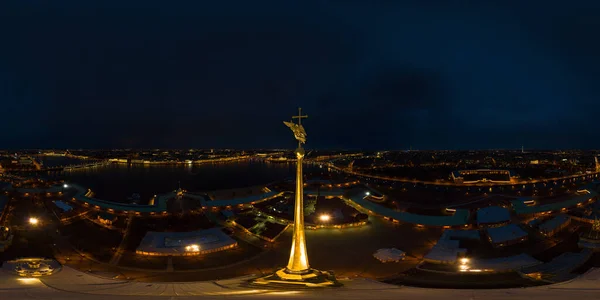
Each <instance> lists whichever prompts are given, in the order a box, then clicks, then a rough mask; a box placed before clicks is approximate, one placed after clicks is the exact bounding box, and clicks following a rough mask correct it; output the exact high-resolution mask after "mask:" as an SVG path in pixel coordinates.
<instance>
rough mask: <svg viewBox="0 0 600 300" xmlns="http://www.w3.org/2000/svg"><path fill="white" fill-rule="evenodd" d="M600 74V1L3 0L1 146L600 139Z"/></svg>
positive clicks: (502, 144) (585, 144)
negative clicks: (300, 128)
mask: <svg viewBox="0 0 600 300" xmlns="http://www.w3.org/2000/svg"><path fill="white" fill-rule="evenodd" d="M375 2H376V3H375ZM125 3H126V4H125ZM457 3H461V4H460V5H459V4H457ZM599 69H600V1H598V0H590V1H550V0H548V1H524V0H519V1H508V0H494V1H491V0H485V1H449V0H437V1H427V0H419V1H417V0H415V1H400V0H398V1H350V0H340V1H281V0H279V1H248V0H244V1H148V0H146V1H91V0H85V1H82V0H77V1H32V0H4V1H0V99H1V110H0V111H1V112H2V114H1V115H0V129H1V133H0V148H38V147H43V148H53V147H56V148H80V147H83V148H105V147H119V148H121V147H127V148H129V147H133V148H138V147H151V148H158V147H161V148H162V147H168V148H292V147H293V146H294V140H293V137H292V135H291V132H289V129H287V128H286V127H285V126H284V125H283V124H282V121H284V120H289V117H290V116H291V115H292V114H294V113H295V112H296V107H298V106H302V107H303V108H304V110H305V112H306V113H307V114H308V115H309V116H310V118H309V119H308V120H306V122H305V124H306V126H305V127H306V130H307V132H308V143H307V148H378V149H408V148H409V147H410V146H412V147H413V148H414V149H484V148H520V147H521V145H525V147H526V148H530V149H531V148H545V149H556V148H562V149H567V148H600V138H599V137H600V135H599V134H598V114H599V112H600V70H599Z"/></svg>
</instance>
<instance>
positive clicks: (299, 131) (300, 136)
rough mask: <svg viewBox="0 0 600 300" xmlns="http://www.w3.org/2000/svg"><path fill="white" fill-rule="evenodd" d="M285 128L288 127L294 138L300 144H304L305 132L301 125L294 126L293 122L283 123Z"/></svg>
mask: <svg viewBox="0 0 600 300" xmlns="http://www.w3.org/2000/svg"><path fill="white" fill-rule="evenodd" d="M283 124H285V125H286V126H287V127H289V128H290V129H291V130H292V132H293V133H294V137H295V138H296V139H297V140H298V142H300V143H302V144H306V131H305V130H304V127H303V126H302V125H301V124H296V123H293V122H285V121H284V122H283Z"/></svg>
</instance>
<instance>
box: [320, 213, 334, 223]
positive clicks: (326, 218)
mask: <svg viewBox="0 0 600 300" xmlns="http://www.w3.org/2000/svg"><path fill="white" fill-rule="evenodd" d="M319 220H321V221H322V222H327V221H329V220H331V216H330V215H326V214H323V215H320V216H319Z"/></svg>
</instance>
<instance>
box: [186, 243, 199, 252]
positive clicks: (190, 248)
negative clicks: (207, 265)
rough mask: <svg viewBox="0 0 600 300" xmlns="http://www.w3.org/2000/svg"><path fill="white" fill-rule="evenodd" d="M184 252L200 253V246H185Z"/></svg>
mask: <svg viewBox="0 0 600 300" xmlns="http://www.w3.org/2000/svg"><path fill="white" fill-rule="evenodd" d="M185 251H187V252H199V251H200V246H198V245H197V244H192V245H187V246H185Z"/></svg>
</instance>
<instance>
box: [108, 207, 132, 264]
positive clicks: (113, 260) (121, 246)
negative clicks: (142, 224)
mask: <svg viewBox="0 0 600 300" xmlns="http://www.w3.org/2000/svg"><path fill="white" fill-rule="evenodd" d="M127 218H128V219H127V227H126V228H125V233H123V238H122V239H121V243H120V244H119V247H118V248H117V251H115V254H114V255H113V257H112V258H111V259H110V262H109V263H110V264H111V265H113V266H116V265H118V264H119V261H120V260H121V257H122V256H123V252H125V245H126V244H127V237H128V236H129V229H131V224H133V219H134V218H135V215H134V214H133V213H132V212H131V213H129V216H127Z"/></svg>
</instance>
